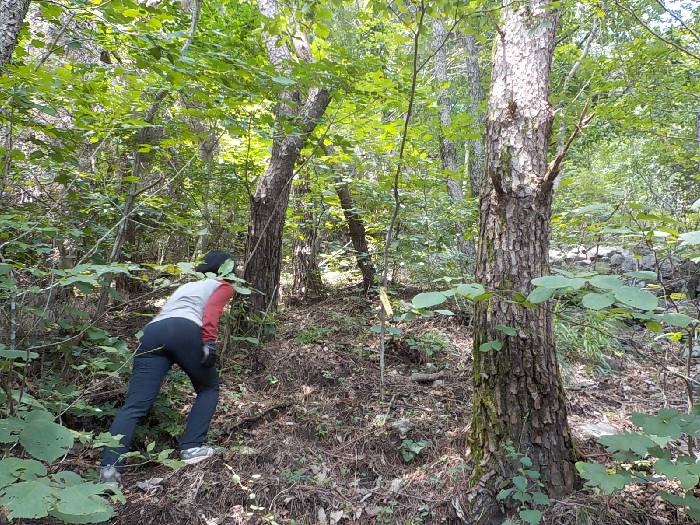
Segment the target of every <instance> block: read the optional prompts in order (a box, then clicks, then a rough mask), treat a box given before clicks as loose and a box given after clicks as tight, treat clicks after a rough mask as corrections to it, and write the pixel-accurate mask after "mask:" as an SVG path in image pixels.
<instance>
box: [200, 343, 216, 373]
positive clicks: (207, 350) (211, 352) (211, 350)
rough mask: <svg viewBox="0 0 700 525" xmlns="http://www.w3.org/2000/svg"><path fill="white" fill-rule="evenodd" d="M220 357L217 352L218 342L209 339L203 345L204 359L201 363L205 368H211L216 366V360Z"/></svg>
mask: <svg viewBox="0 0 700 525" xmlns="http://www.w3.org/2000/svg"><path fill="white" fill-rule="evenodd" d="M218 359H219V355H218V354H217V353H216V344H215V343H214V342H213V341H207V342H206V343H204V344H203V345H202V359H200V361H199V362H200V363H202V366H203V367H205V368H211V367H212V366H216V361H217V360H218Z"/></svg>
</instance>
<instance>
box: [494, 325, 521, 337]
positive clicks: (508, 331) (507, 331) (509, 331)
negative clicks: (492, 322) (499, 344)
mask: <svg viewBox="0 0 700 525" xmlns="http://www.w3.org/2000/svg"><path fill="white" fill-rule="evenodd" d="M496 330H498V331H499V332H501V333H502V334H505V335H509V336H515V335H518V332H516V330H515V328H513V327H512V326H506V325H502V324H497V325H496Z"/></svg>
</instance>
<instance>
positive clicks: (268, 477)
mask: <svg viewBox="0 0 700 525" xmlns="http://www.w3.org/2000/svg"><path fill="white" fill-rule="evenodd" d="M414 293H415V290H403V291H401V292H400V295H401V294H403V295H406V297H407V298H408V297H410V296H411V295H412V294H414ZM139 311H140V312H143V311H144V308H143V307H141V308H139ZM135 313H136V312H135V311H130V310H125V311H121V312H119V313H118V314H115V317H114V318H113V319H110V320H109V321H107V323H108V324H109V325H110V326H111V327H112V330H113V331H115V333H117V335H120V336H122V337H124V338H125V339H127V340H129V341H130V344H135V340H134V337H133V334H134V333H135V332H136V331H137V330H138V327H137V326H135V324H134V320H137V319H138V316H136V315H134V314H135ZM375 313H376V310H375V309H374V307H373V303H372V302H371V301H369V300H368V299H367V298H366V297H364V296H362V294H360V293H358V290H357V288H344V289H337V290H334V291H333V293H332V294H331V295H330V296H329V297H328V298H326V299H324V300H322V301H320V302H316V303H314V304H311V305H306V306H299V305H296V306H295V307H294V308H291V309H286V310H283V311H282V312H281V314H280V318H279V329H278V333H277V337H276V338H275V339H274V340H273V341H271V342H269V343H267V344H265V345H264V346H262V347H261V348H243V347H241V346H238V347H236V346H234V347H233V348H230V349H228V350H227V353H226V354H225V355H224V357H223V370H222V392H221V401H220V405H219V409H218V411H217V414H216V416H215V418H214V421H213V422H212V428H211V441H212V442H213V443H215V444H216V445H219V446H222V447H225V448H226V449H227V452H226V453H225V454H224V455H223V456H222V457H220V458H214V459H210V460H207V461H206V462H203V463H201V464H199V465H194V466H186V467H183V468H179V469H176V470H171V469H170V468H168V467H166V466H163V465H161V464H154V463H143V462H141V463H139V462H135V466H132V467H130V468H128V469H126V471H125V473H124V484H123V490H124V493H125V496H126V503H125V504H123V505H120V506H119V508H117V509H115V510H117V512H116V517H115V518H114V519H113V520H112V521H111V522H110V523H115V524H123V525H127V524H129V525H131V524H134V523H152V524H172V523H177V524H183V525H185V524H195V523H196V524H201V523H204V524H206V525H225V524H242V523H246V524H247V523H279V524H282V523H287V524H292V523H297V524H317V523H318V524H322V525H325V524H328V525H335V524H337V523H367V524H374V523H376V524H382V523H385V524H389V523H391V524H393V523H401V524H412V523H458V522H459V521H458V520H459V518H460V516H464V511H463V509H462V503H461V501H462V498H463V496H464V494H465V493H466V492H467V489H468V486H469V484H468V482H469V475H470V467H469V465H468V463H469V457H468V442H467V439H468V433H469V422H470V420H471V414H470V412H471V397H472V396H471V393H470V390H471V360H472V349H471V339H470V337H469V319H468V317H466V316H455V317H435V318H429V319H421V320H417V321H414V322H413V324H412V325H411V326H410V328H409V329H408V330H407V331H406V332H405V333H403V334H402V335H401V336H398V337H395V338H393V339H392V340H391V341H390V343H389V345H388V349H387V356H386V359H387V374H386V393H385V398H384V399H383V400H382V399H381V398H380V394H379V368H378V357H377V353H376V344H375V341H374V335H373V334H372V332H371V327H372V325H373V324H374V323H376V319H375ZM569 330H571V328H569ZM627 330H628V331H629V333H630V334H633V333H634V329H633V328H631V327H629V328H627ZM119 332H122V333H119ZM584 338H585V334H584V336H582V338H581V340H580V343H581V348H583V346H584V345H585V343H586V341H584ZM620 339H621V341H623V342H624V337H621V338H620ZM657 344H660V343H657ZM561 346H562V347H565V350H562V352H564V351H565V352H567V354H568V355H566V356H564V355H560V359H561V360H562V362H563V363H565V364H563V365H562V366H564V367H565V370H563V372H564V376H565V377H566V378H567V380H566V390H567V399H568V403H569V414H570V416H569V421H570V424H571V428H572V432H573V433H574V438H575V442H576V445H577V448H578V451H579V453H580V454H581V456H582V460H583V459H586V460H593V461H597V462H601V463H605V462H606V461H607V460H610V457H609V455H608V453H607V452H606V451H605V449H604V448H603V447H602V446H601V445H599V444H598V443H597V442H596V439H595V438H594V437H592V435H591V433H590V429H591V427H592V428H593V430H594V431H595V429H596V428H598V427H599V426H600V425H609V427H612V428H614V429H615V431H616V432H623V431H626V430H630V429H631V428H632V426H631V425H630V423H629V417H630V415H631V414H632V413H634V412H642V413H656V412H657V411H658V410H659V409H661V408H663V407H664V406H672V407H673V406H677V407H678V408H679V409H680V410H681V411H682V410H683V409H684V403H685V400H684V386H683V384H681V382H680V381H678V380H674V379H673V378H671V377H667V378H664V377H661V375H660V369H659V367H658V366H654V365H653V364H650V363H649V362H648V360H643V359H640V358H639V357H638V356H636V355H635V354H634V353H632V352H629V351H625V349H626V347H625V346H624V345H622V352H621V353H617V354H613V355H605V353H601V354H595V353H590V352H588V353H585V352H583V353H582V352H578V353H577V352H576V349H575V348H572V347H571V346H570V345H568V344H562V345H561ZM605 350H606V351H607V349H605ZM627 350H629V349H627ZM562 358H564V359H562ZM668 366H669V369H670V370H673V369H674V366H677V368H678V370H681V369H682V367H683V360H682V359H681V358H680V357H679V358H678V359H677V363H673V361H671V362H670V363H669V365H668ZM180 380H181V379H179V378H178V375H177V374H175V375H171V379H169V380H168V384H166V385H165V387H164V389H163V393H162V394H161V400H160V402H159V404H158V405H157V407H156V410H155V414H154V415H152V416H150V417H149V419H148V421H147V422H146V426H145V433H144V434H142V437H141V439H140V442H137V443H136V446H137V448H140V449H143V448H144V447H146V446H147V445H146V444H147V443H148V442H149V441H154V436H162V435H165V434H166V433H167V429H168V427H169V426H170V427H172V431H173V433H174V432H175V431H176V430H177V429H178V425H181V423H182V421H183V420H184V414H186V413H187V411H188V409H189V404H190V402H191V400H192V396H191V395H190V394H189V393H188V394H187V395H183V396H182V397H181V398H179V397H178V396H177V395H176V393H177V392H179V390H178V381H180ZM182 392H187V389H186V388H184V389H183V390H182ZM123 393H124V392H123V387H122V386H120V385H116V384H108V383H105V384H102V385H101V386H100V388H99V389H97V390H95V391H92V393H91V396H92V397H91V401H92V402H93V403H98V402H99V401H105V400H109V401H110V402H114V403H115V404H116V405H118V404H119V402H120V401H121V399H122V396H123ZM164 398H165V399H164ZM167 398H170V399H167ZM144 436H148V437H145V438H144ZM171 439H172V438H171ZM166 444H167V438H166ZM173 444H174V442H173ZM158 445H159V446H164V444H163V443H162V442H160V441H159V443H158ZM93 456H94V457H93ZM97 462H98V458H97V456H96V452H94V451H91V450H88V451H87V453H86V452H85V451H83V452H82V453H78V454H77V455H75V457H72V456H68V457H67V458H66V460H65V462H64V465H63V468H66V467H67V468H70V469H73V470H75V471H77V472H80V473H85V472H87V471H89V470H90V469H94V466H95V465H96V464H97ZM139 485H140V486H139ZM658 489H659V485H658V484H656V485H654V489H653V490H652V489H650V488H644V487H643V486H636V485H633V486H631V487H630V488H627V489H626V490H625V491H623V492H621V493H617V494H613V495H608V496H606V495H600V494H598V495H596V494H594V493H592V492H591V491H590V490H586V489H581V488H579V490H577V491H576V492H575V493H574V494H572V495H571V496H569V497H568V498H566V499H565V500H562V501H554V502H553V503H552V505H551V506H550V508H549V510H548V511H547V512H545V514H544V517H543V523H548V524H567V525H569V524H577V525H578V524H593V523H595V524H610V525H612V524H615V525H618V524H635V525H636V524H640V525H641V524H662V523H664V524H681V523H692V521H690V520H689V519H688V518H687V517H685V516H684V515H683V511H682V510H678V509H677V508H675V507H673V506H671V505H669V504H667V503H665V502H664V501H663V500H662V499H661V498H660V497H657V496H656V495H655V493H654V490H658ZM42 523H48V522H47V521H45V520H44V521H42Z"/></svg>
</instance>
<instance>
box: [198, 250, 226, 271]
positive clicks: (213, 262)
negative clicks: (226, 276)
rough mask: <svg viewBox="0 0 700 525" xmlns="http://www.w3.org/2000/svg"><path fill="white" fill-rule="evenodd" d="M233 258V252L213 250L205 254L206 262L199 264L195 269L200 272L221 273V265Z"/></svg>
mask: <svg viewBox="0 0 700 525" xmlns="http://www.w3.org/2000/svg"><path fill="white" fill-rule="evenodd" d="M231 258H232V257H231V254H230V253H228V252H222V251H218V250H212V251H211V252H209V253H208V254H206V255H205V256H204V262H202V263H201V264H198V265H197V266H196V268H195V271H197V272H200V273H219V268H221V265H222V264H224V263H225V262H226V261H228V260H229V259H231Z"/></svg>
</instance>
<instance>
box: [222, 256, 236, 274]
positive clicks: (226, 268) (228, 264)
mask: <svg viewBox="0 0 700 525" xmlns="http://www.w3.org/2000/svg"><path fill="white" fill-rule="evenodd" d="M233 266H234V262H233V259H226V261H224V263H223V264H222V265H221V266H220V267H219V275H222V276H226V275H228V274H230V273H231V272H232V271H233Z"/></svg>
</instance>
